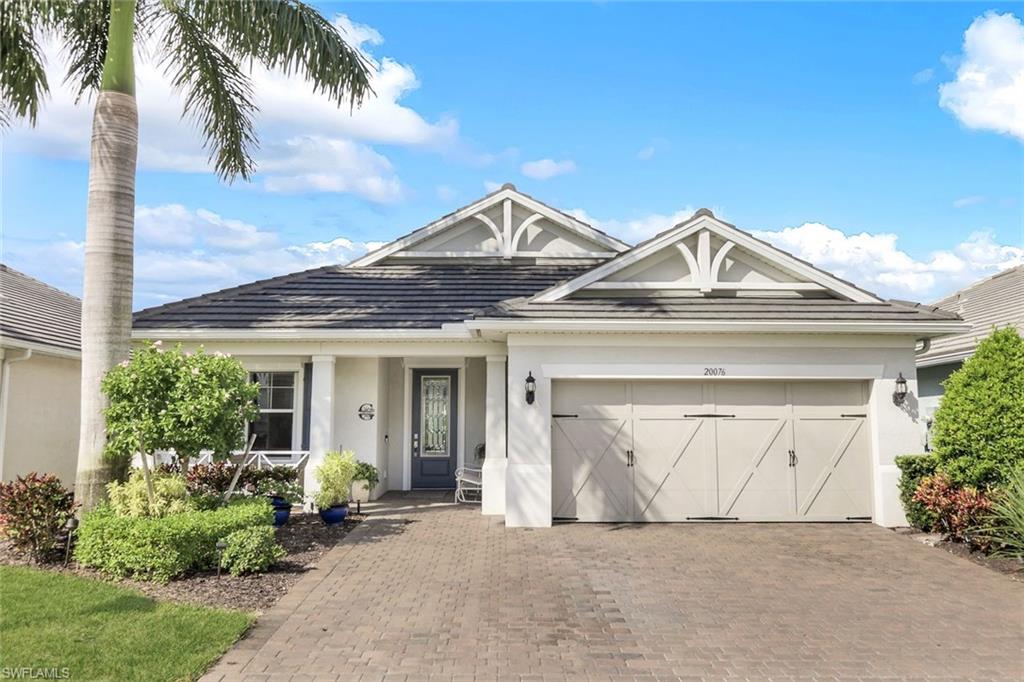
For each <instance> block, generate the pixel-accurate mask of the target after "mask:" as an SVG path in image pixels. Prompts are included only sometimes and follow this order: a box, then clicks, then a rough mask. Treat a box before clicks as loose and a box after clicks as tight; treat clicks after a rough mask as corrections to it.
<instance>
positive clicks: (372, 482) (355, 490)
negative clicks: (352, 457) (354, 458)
mask: <svg viewBox="0 0 1024 682" xmlns="http://www.w3.org/2000/svg"><path fill="white" fill-rule="evenodd" d="M378 483H380V472H378V471H377V467H375V466H373V465H372V464H367V463H366V462H357V463H356V473H355V478H353V479H352V500H354V501H355V502H369V501H370V494H371V493H372V492H373V489H374V488H376V487H377V484H378Z"/></svg>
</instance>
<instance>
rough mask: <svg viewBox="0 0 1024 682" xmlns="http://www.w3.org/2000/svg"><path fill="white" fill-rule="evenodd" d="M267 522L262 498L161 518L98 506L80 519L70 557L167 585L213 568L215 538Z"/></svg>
mask: <svg viewBox="0 0 1024 682" xmlns="http://www.w3.org/2000/svg"><path fill="white" fill-rule="evenodd" d="M273 522H274V510H273V508H272V507H271V506H270V504H269V502H268V501H267V500H265V499H249V500H239V501H238V502H235V503H233V504H230V505H228V506H226V507H222V508H220V509H214V510H212V511H188V512H182V513H180V514H171V515H168V516H164V517H162V518H148V517H141V518H132V517H127V516H118V515H116V514H115V513H114V512H113V511H112V510H111V509H110V508H109V507H100V508H98V509H96V510H95V511H93V512H92V513H90V514H87V515H85V517H84V518H83V519H82V523H81V525H80V526H79V528H78V542H77V544H76V546H75V559H76V560H77V561H78V563H80V564H82V565H84V566H92V567H94V568H98V569H99V570H100V571H102V572H103V573H106V574H108V575H112V576H117V577H125V576H133V577H136V578H142V579H144V580H156V581H159V582H167V581H168V580H170V579H171V578H175V577H177V576H180V575H183V574H184V573H185V572H187V571H190V570H199V569H207V568H213V567H215V566H216V565H217V541H218V540H220V539H222V538H226V537H227V536H228V535H230V534H231V533H233V532H235V531H238V530H243V529H245V528H253V527H257V526H270V525H271V524H273Z"/></svg>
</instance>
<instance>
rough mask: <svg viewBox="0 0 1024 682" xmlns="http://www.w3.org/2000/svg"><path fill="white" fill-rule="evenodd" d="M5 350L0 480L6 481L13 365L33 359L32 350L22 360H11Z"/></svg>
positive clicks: (0, 362)
mask: <svg viewBox="0 0 1024 682" xmlns="http://www.w3.org/2000/svg"><path fill="white" fill-rule="evenodd" d="M8 352H9V351H8V350H7V349H5V348H0V375H2V378H0V480H6V478H7V476H6V474H5V472H4V450H6V449H7V402H8V397H9V396H8V392H9V390H10V385H11V365H13V364H14V363H16V362H21V361H22V360H28V359H29V358H31V357H32V350H31V349H25V351H24V355H22V356H21V357H20V358H9V357H7V353H8Z"/></svg>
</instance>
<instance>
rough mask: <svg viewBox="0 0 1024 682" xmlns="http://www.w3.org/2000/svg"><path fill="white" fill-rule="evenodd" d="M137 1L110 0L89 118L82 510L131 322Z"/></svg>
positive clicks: (96, 497)
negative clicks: (109, 375)
mask: <svg viewBox="0 0 1024 682" xmlns="http://www.w3.org/2000/svg"><path fill="white" fill-rule="evenodd" d="M134 29H135V0H115V2H113V3H112V5H111V11H110V29H109V33H108V45H107V58H106V61H105V63H104V67H103V85H102V87H101V89H100V93H99V96H98V98H97V100H96V111H95V113H94V115H93V122H92V152H91V157H90V162H89V209H88V213H87V216H86V231H85V280H84V283H83V286H82V401H81V407H82V414H81V428H80V431H79V441H78V475H77V478H76V481H75V497H76V499H77V500H78V501H79V502H81V503H82V510H83V511H87V510H89V509H91V508H93V507H95V506H96V504H98V503H99V502H100V501H102V500H103V499H104V496H105V495H106V489H105V485H106V483H107V480H108V477H109V476H108V471H109V467H108V466H107V465H106V463H105V462H104V459H103V448H104V446H105V445H106V428H105V420H104V416H103V410H104V409H105V408H106V399H105V398H104V396H103V393H102V391H101V390H100V382H101V381H102V379H103V376H104V374H106V372H107V371H108V370H109V369H110V368H111V367H113V366H114V365H115V364H117V363H118V362H120V361H121V360H124V359H126V358H127V357H128V352H129V348H130V343H131V324H132V279H133V253H132V251H133V236H134V235H133V233H134V227H135V163H136V157H137V155H138V139H139V116H138V110H137V109H136V106H135V74H134V64H133V40H132V37H133V33H134Z"/></svg>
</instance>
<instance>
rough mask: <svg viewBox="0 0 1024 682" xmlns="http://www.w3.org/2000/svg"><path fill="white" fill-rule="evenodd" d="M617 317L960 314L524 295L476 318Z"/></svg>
mask: <svg viewBox="0 0 1024 682" xmlns="http://www.w3.org/2000/svg"><path fill="white" fill-rule="evenodd" d="M495 318H496V319H510V318H511V319H539V320H543V319H574V318H578V319H612V320H645V319H652V318H657V319H660V320H718V319H723V320H725V319H743V320H815V321H840V320H851V321H880V322H904V321H907V322H914V321H936V320H956V319H957V316H956V314H954V313H950V312H947V311H945V310H940V309H938V308H934V307H929V306H922V305H920V304H916V303H906V302H903V301H881V302H878V303H856V302H853V301H840V300H836V299H828V298H792V297H790V298H784V297H778V298H761V297H758V298H753V297H749V298H739V297H737V298H726V297H719V298H704V297H700V296H674V297H657V298H611V297H595V298H591V297H587V298H570V299H564V300H561V301H555V302H553V303H535V302H531V301H530V300H529V299H526V298H523V299H518V300H513V301H504V302H502V303H499V304H498V305H496V306H495V307H494V308H492V309H491V310H489V311H485V312H484V313H481V314H479V315H477V316H476V319H478V320H479V319H495Z"/></svg>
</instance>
